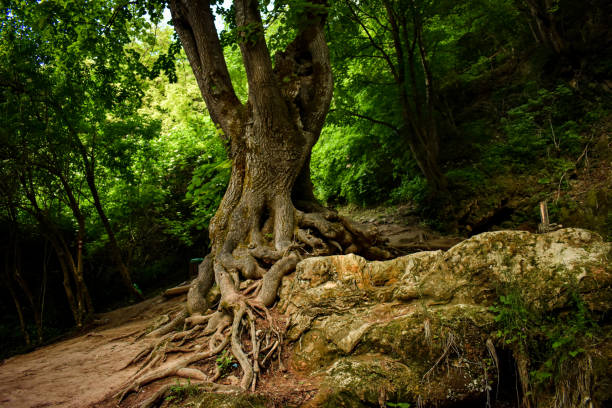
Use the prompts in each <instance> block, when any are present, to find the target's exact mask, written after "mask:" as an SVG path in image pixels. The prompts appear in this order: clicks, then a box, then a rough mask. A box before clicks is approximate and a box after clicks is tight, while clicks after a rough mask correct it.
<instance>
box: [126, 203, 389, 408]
mask: <svg viewBox="0 0 612 408" xmlns="http://www.w3.org/2000/svg"><path fill="white" fill-rule="evenodd" d="M281 201H282V200H281ZM275 202H278V200H277V201H275ZM285 204H286V203H285ZM262 208H263V207H262V206H261V205H259V206H255V210H256V211H259V213H257V215H256V216H252V214H251V217H250V218H249V217H246V214H249V213H251V212H252V211H251V210H253V209H252V208H251V209H250V210H249V209H248V208H247V209H245V208H242V207H240V205H239V206H238V207H237V208H236V209H235V211H234V213H233V214H232V217H233V216H237V217H244V219H248V220H249V222H246V223H244V222H243V223H242V224H240V223H239V222H238V221H237V220H230V224H232V225H237V226H234V227H232V228H229V229H228V230H227V231H226V233H225V238H224V240H223V241H221V242H220V243H219V244H218V245H216V246H213V252H212V253H215V255H214V256H213V255H212V253H211V254H209V255H208V256H207V257H206V258H205V259H204V261H203V262H202V263H201V265H200V268H199V273H198V277H197V278H196V279H195V280H194V281H193V282H192V283H191V285H190V289H189V293H188V300H187V306H186V308H185V310H184V311H182V312H181V313H179V314H178V315H177V316H176V317H175V318H174V319H172V320H171V321H169V322H168V323H166V324H165V325H163V326H162V327H160V328H158V329H156V330H154V331H152V332H151V333H149V334H148V335H147V336H146V337H147V338H150V339H155V341H154V342H153V343H151V344H150V345H148V346H147V347H145V349H144V350H143V351H142V352H141V353H139V354H138V355H137V356H135V358H134V359H132V361H130V363H129V364H128V365H131V364H135V363H138V362H141V363H140V367H139V369H138V370H137V372H136V374H135V375H134V376H133V377H132V378H131V379H130V381H129V383H128V384H126V386H125V388H124V389H123V390H122V391H121V393H119V394H118V397H119V399H120V400H122V399H123V398H124V397H125V396H126V395H127V394H129V393H131V392H135V391H137V390H138V389H139V388H140V387H142V386H145V385H147V384H149V383H151V382H153V381H157V380H160V379H163V378H166V377H172V376H178V377H187V378H189V379H190V380H191V381H194V384H195V383H197V384H204V385H206V387H208V388H211V389H215V390H219V389H221V388H223V390H224V392H232V391H236V390H237V388H236V387H227V386H226V387H225V388H224V387H221V388H219V386H216V385H213V383H214V382H215V381H216V380H218V378H219V377H220V375H221V372H220V369H219V367H218V366H217V365H214V366H213V371H214V373H212V374H206V372H205V371H207V370H206V369H204V370H203V369H200V368H195V367H190V366H191V365H192V364H194V363H197V362H201V361H204V360H208V359H211V358H213V357H215V356H217V355H218V354H220V353H221V352H222V351H223V350H226V349H229V351H230V352H231V354H232V355H233V357H234V358H235V360H236V362H237V363H238V364H239V366H240V369H241V371H242V378H241V379H240V384H239V385H240V389H242V390H248V389H250V390H252V391H254V390H255V388H256V385H257V381H258V378H259V377H260V373H261V370H262V369H264V368H265V367H266V366H267V365H269V364H270V363H271V361H272V360H273V358H272V357H273V356H274V355H277V356H278V361H279V367H282V361H281V358H280V356H281V347H282V344H283V333H284V328H281V327H277V326H276V324H275V322H274V319H272V317H271V315H270V311H269V309H268V308H270V307H272V305H273V304H274V302H275V300H276V297H277V291H278V288H279V286H280V284H281V280H282V278H283V277H284V276H285V275H287V274H288V273H291V272H292V271H294V270H295V267H296V265H297V263H298V262H299V261H300V260H301V259H303V258H305V257H310V256H322V255H333V254H342V253H351V252H359V253H361V254H364V255H365V256H366V257H369V258H371V259H381V258H388V257H390V256H391V254H390V253H389V252H388V251H386V250H384V249H380V248H378V247H377V246H376V245H375V244H377V243H378V242H377V235H376V230H375V229H369V228H366V227H364V226H360V225H358V224H354V223H352V222H351V221H349V220H346V219H344V218H342V217H341V216H339V215H338V214H336V213H334V212H331V211H329V210H321V211H320V212H315V213H305V212H302V211H300V210H296V209H293V206H292V205H291V206H289V207H287V206H286V205H284V206H281V209H282V211H279V210H278V209H273V210H271V211H270V216H269V218H268V219H267V220H264V221H263V222H262V220H261V217H262V211H263V209H262ZM319 208H320V207H319ZM255 210H253V211H255ZM236 214H237V215H236ZM279 214H280V215H279ZM288 214H289V215H288ZM290 214H293V217H291V216H290ZM213 284H216V285H217V287H218V288H219V291H220V293H221V298H220V300H219V302H218V305H217V306H216V307H215V308H216V310H210V309H209V308H210V306H211V305H210V304H209V302H210V301H209V300H207V295H208V293H209V291H210V290H211V288H212V286H213ZM215 302H216V301H215ZM207 311H208V313H207V314H205V313H206V312H207ZM181 326H182V330H179V331H176V330H177V329H179V328H180V327H181ZM171 353H181V355H182V356H181V357H179V358H176V359H174V360H171V361H166V360H167V357H168V355H169V354H171ZM169 387H170V386H165V387H162V389H160V390H159V391H158V392H157V393H155V395H153V396H152V397H151V398H149V399H148V400H147V401H145V402H144V404H143V406H147V407H149V406H152V405H153V404H155V403H157V401H159V399H161V398H163V397H164V395H166V393H167V392H168V390H169Z"/></svg>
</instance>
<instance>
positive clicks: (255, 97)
mask: <svg viewBox="0 0 612 408" xmlns="http://www.w3.org/2000/svg"><path fill="white" fill-rule="evenodd" d="M266 3H267V2H266ZM212 5H213V4H211V2H207V1H197V0H196V1H194V0H172V1H170V10H171V12H172V20H173V23H174V27H175V29H176V32H177V33H178V35H179V37H180V39H181V42H182V44H183V48H184V49H185V53H186V55H187V57H188V59H189V62H190V64H191V67H192V69H193V72H194V74H195V77H196V80H197V82H198V85H199V88H200V91H201V93H202V96H203V98H204V100H205V102H206V105H207V107H208V111H209V114H210V117H211V118H212V120H213V121H214V123H215V124H216V125H217V127H218V129H219V133H221V134H222V137H223V138H224V140H225V141H226V143H227V145H228V150H229V157H230V159H231V161H232V171H231V176H230V181H229V186H228V188H227V190H226V192H225V194H224V196H223V199H222V201H221V204H220V206H219V208H218V210H217V212H216V214H215V216H214V217H213V219H212V220H211V222H210V227H209V236H210V240H211V252H210V254H209V255H208V256H206V258H205V259H204V261H203V262H202V263H201V265H200V266H199V274H198V277H197V279H195V280H194V281H193V282H192V284H191V287H190V289H189V293H188V299H187V306H186V311H185V312H184V313H182V314H181V315H180V316H179V317H177V318H176V319H174V320H173V321H171V322H170V323H168V324H167V325H166V326H164V327H161V328H159V329H157V330H156V331H154V332H152V333H151V334H150V335H151V336H162V337H161V339H160V344H161V342H166V341H168V340H170V341H172V340H180V339H181V338H183V337H184V336H186V335H187V334H185V333H184V334H182V335H176V334H174V333H170V331H171V330H172V329H173V328H174V327H177V325H179V324H182V322H183V321H184V322H186V323H187V324H189V325H197V324H204V323H206V324H207V326H206V328H205V329H204V330H200V331H199V332H198V334H197V335H198V336H209V337H210V346H209V348H208V349H207V350H204V351H199V352H198V353H196V355H191V356H188V357H186V358H183V359H180V360H178V361H177V362H175V363H174V364H172V365H170V366H167V367H164V368H160V369H158V370H154V371H153V372H151V373H147V374H144V375H142V376H140V377H139V378H138V379H137V380H135V381H134V382H133V383H131V384H130V386H129V387H128V388H127V390H126V392H130V391H134V390H136V389H138V387H140V386H142V385H144V384H146V383H148V382H151V381H154V380H157V379H159V378H161V377H164V376H168V375H183V376H188V377H190V378H191V379H192V380H194V379H196V380H209V379H208V378H207V376H206V375H204V374H203V373H202V372H201V371H199V370H197V369H194V368H189V367H188V365H189V364H191V363H193V362H195V361H198V360H200V359H204V358H207V357H210V356H211V355H214V354H216V353H219V352H220V351H221V350H223V349H224V348H225V347H226V346H227V345H228V344H230V343H231V352H232V354H233V355H234V357H235V358H236V359H237V361H238V362H239V363H240V366H241V368H242V371H243V376H242V380H241V386H242V388H244V389H247V388H249V387H254V386H255V383H256V379H257V374H258V372H259V369H260V368H259V364H260V362H259V360H260V352H263V351H262V350H261V349H260V346H262V344H261V337H260V335H259V334H258V333H257V330H256V329H255V327H256V324H257V325H259V323H258V322H257V316H259V315H260V316H264V320H267V323H265V324H264V325H263V326H262V327H263V328H266V327H267V329H266V330H265V331H266V332H268V333H269V334H270V335H271V336H272V337H273V338H274V337H275V336H278V332H277V331H276V330H275V329H274V323H273V322H272V321H271V320H270V318H269V314H268V310H267V308H268V307H270V306H272V304H273V303H274V301H275V299H276V292H277V289H278V287H279V285H280V281H281V279H282V277H283V276H284V275H285V274H287V273H288V272H290V271H292V270H293V269H294V267H295V265H296V264H297V263H298V261H299V260H300V259H302V258H303V257H305V256H311V255H326V254H333V253H352V252H362V253H364V254H365V255H366V256H368V257H369V258H384V257H387V256H388V255H389V254H388V253H387V252H386V251H384V250H380V249H378V248H376V247H375V246H374V244H375V241H376V234H375V231H372V230H368V229H365V228H362V227H360V226H357V225H355V224H353V223H351V222H349V221H348V220H345V219H344V218H342V217H340V216H338V215H337V214H336V213H335V212H332V211H330V210H327V209H325V208H323V207H322V206H320V205H319V204H318V203H317V202H316V200H315V198H314V195H313V192H312V183H311V181H310V173H309V161H310V153H311V149H312V147H313V145H314V144H315V143H316V141H317V139H318V137H319V135H320V132H321V128H322V127H323V123H324V120H325V117H326V114H327V112H328V109H329V106H330V101H331V97H332V88H333V85H332V76H331V68H330V59H329V51H328V47H327V44H326V41H325V36H324V24H325V20H326V17H327V5H326V4H325V2H322V1H296V2H290V3H289V4H286V3H283V2H278V3H275V4H274V6H275V8H276V10H283V13H282V18H281V20H282V19H283V18H284V19H285V20H286V21H287V22H288V23H287V26H291V27H294V28H295V29H294V35H293V37H292V38H291V39H290V41H289V42H288V44H287V46H286V47H285V48H284V50H282V51H278V52H276V54H275V56H274V63H273V58H272V57H271V55H270V50H269V47H268V45H267V44H266V38H265V29H264V24H263V20H262V14H261V12H262V9H263V10H264V11H265V10H266V7H265V4H259V3H258V2H257V1H256V0H235V1H234V3H233V6H232V8H231V9H230V10H229V12H228V13H227V14H228V15H229V16H230V18H232V19H233V20H232V21H230V23H231V24H230V26H233V27H234V31H233V33H234V34H235V36H236V39H237V42H238V45H239V48H240V52H241V54H242V59H243V64H244V67H245V71H246V77H247V81H248V100H247V102H246V103H242V102H241V101H240V100H239V99H238V97H237V96H236V93H235V92H234V89H233V86H232V82H231V80H230V75H229V73H228V69H227V65H226V61H225V57H224V53H223V46H222V43H221V41H220V38H219V36H218V34H217V31H216V28H215V25H214V15H213V12H212V10H211V6H212ZM245 282H247V283H248V282H251V283H252V284H250V285H247V284H246V283H245ZM253 282H254V283H253ZM214 283H216V285H217V286H218V287H219V289H220V292H221V299H220V302H219V305H218V307H217V310H215V311H212V312H211V313H208V314H206V312H207V311H208V309H209V306H210V305H209V304H208V302H207V300H206V295H207V294H208V292H209V290H210V289H211V287H212V285H213V284H214ZM188 315H189V317H187V316H188ZM243 319H245V322H243ZM243 325H245V326H246V328H247V330H246V333H248V335H247V337H248V343H249V344H250V346H249V347H250V348H251V350H250V352H249V353H248V354H247V352H246V351H245V344H246V343H245V342H244V341H243V339H242V337H241V333H242V326H243ZM195 330H197V327H196V329H195ZM189 333H191V332H189ZM277 341H278V342H280V341H281V339H280V338H277ZM268 346H269V347H271V346H272V344H269V345H268ZM262 348H263V347H262ZM151 350H152V354H150V355H149V358H148V359H147V360H145V364H148V365H149V366H150V365H153V364H154V363H155V362H156V361H159V359H160V357H161V356H160V355H159V354H160V353H163V350H158V349H157V348H156V347H155V346H153V347H152V348H150V349H148V350H146V351H151ZM144 355H146V352H145V353H143V354H142V355H141V356H139V357H142V356H144ZM154 355H155V356H156V357H153V356H154ZM149 363H150V364H149ZM124 395H125V393H124Z"/></svg>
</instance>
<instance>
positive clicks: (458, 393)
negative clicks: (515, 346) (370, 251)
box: [279, 229, 612, 406]
mask: <svg viewBox="0 0 612 408" xmlns="http://www.w3.org/2000/svg"><path fill="white" fill-rule="evenodd" d="M611 249H612V246H611V244H610V243H606V242H604V241H603V240H602V239H601V237H600V236H598V235H597V234H595V233H592V232H590V231H586V230H580V229H564V230H559V231H555V232H551V233H548V234H542V235H538V234H532V233H529V232H521V231H499V232H489V233H483V234H480V235H477V236H474V237H472V238H470V239H468V240H466V241H464V242H462V243H459V244H457V245H456V246H454V247H453V248H451V249H450V250H448V251H447V252H442V251H431V252H420V253H416V254H412V255H407V256H403V257H400V258H396V259H393V260H390V261H373V262H368V261H366V260H365V259H364V258H361V257H359V256H356V255H352V254H351V255H339V256H329V257H321V258H309V259H306V260H304V261H302V262H300V263H299V264H298V265H297V268H296V272H295V273H294V274H293V275H291V276H288V277H286V278H285V279H284V281H283V286H282V288H281V294H280V302H279V305H280V309H281V311H283V312H285V313H287V314H288V315H290V316H291V318H290V322H289V328H288V338H289V339H290V340H291V341H293V346H292V353H293V359H292V362H293V364H294V368H295V369H297V370H301V371H304V372H306V373H313V374H314V373H316V374H322V375H323V376H324V380H323V384H322V387H321V389H320V391H319V393H318V394H317V396H316V397H315V398H314V399H313V400H312V401H311V403H310V404H309V405H310V406H376V405H380V406H384V403H385V401H406V402H409V403H413V404H416V403H419V404H423V405H424V406H429V405H432V406H452V405H453V404H456V403H458V402H463V403H466V402H468V401H477V400H482V401H485V400H486V399H487V398H490V397H491V393H492V392H493V391H492V390H493V388H494V385H495V384H497V383H498V381H500V378H499V377H500V374H499V366H498V363H499V361H498V356H497V355H496V351H495V350H496V348H495V347H492V345H493V344H496V346H497V350H498V351H501V349H503V348H504V347H505V345H504V342H502V341H501V340H500V339H499V338H498V336H496V333H497V330H498V328H497V322H496V321H495V313H494V312H492V310H491V306H492V305H494V304H495V302H496V301H497V300H498V299H499V296H500V294H501V293H503V291H504V290H506V289H508V288H510V287H511V288H513V290H517V291H519V293H520V294H521V296H522V299H523V300H524V301H525V302H527V303H528V304H529V305H530V307H532V308H534V310H538V311H540V312H542V313H556V312H557V311H560V310H563V308H565V307H567V306H568V304H569V303H570V302H571V301H572V299H574V298H575V297H576V296H578V297H579V299H581V300H580V301H581V302H584V304H585V305H586V307H587V308H588V309H589V310H591V311H593V312H599V313H601V312H607V311H609V309H610V306H611V305H612V289H611V287H612V270H611V268H610V262H609V259H610V253H611ZM600 345H602V346H604V348H605V347H607V349H606V350H608V352H609V349H610V347H612V345H611V342H610V339H604V340H602V341H601V344H600ZM510 351H512V350H510ZM601 354H602V355H605V352H602V353H601ZM608 354H609V353H608ZM603 358H605V357H603ZM595 359H596V360H597V358H595ZM597 361H599V360H597ZM597 361H596V363H595V364H593V366H597V367H601V366H603V365H602V364H601V363H597ZM598 364H599V365H598ZM599 370H600V371H602V370H603V369H601V368H600V369H599ZM603 371H605V370H603ZM594 375H595V376H597V375H599V376H602V375H604V376H605V375H607V374H606V373H604V372H600V373H595V374H594ZM501 380H503V379H501ZM592 391H593V392H594V393H595V394H597V395H599V396H598V398H600V399H601V400H602V401H603V400H605V399H606V398H610V395H609V393H608V394H606V395H604V394H605V393H603V392H602V391H601V389H600V388H597V385H596V384H595V385H593V390H592ZM595 394H594V395H595ZM595 406H597V405H595Z"/></svg>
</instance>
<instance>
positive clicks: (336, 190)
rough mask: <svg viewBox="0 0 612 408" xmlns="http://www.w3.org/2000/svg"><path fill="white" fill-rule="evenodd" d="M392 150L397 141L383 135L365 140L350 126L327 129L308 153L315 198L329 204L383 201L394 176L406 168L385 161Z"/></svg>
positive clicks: (361, 203)
mask: <svg viewBox="0 0 612 408" xmlns="http://www.w3.org/2000/svg"><path fill="white" fill-rule="evenodd" d="M396 147H397V140H395V139H393V138H391V137H389V135H388V134H385V133H383V134H379V135H371V136H369V137H365V136H364V135H363V134H362V133H361V132H360V131H359V129H358V128H355V127H352V126H351V127H349V126H345V127H340V126H333V125H328V126H327V127H326V128H325V129H324V130H323V133H322V134H321V138H320V139H319V142H318V143H317V144H316V145H315V147H314V149H313V152H312V160H311V174H312V180H313V184H314V186H315V194H316V195H317V197H318V198H319V199H321V200H322V201H324V202H330V203H332V202H335V203H355V204H359V205H367V204H373V203H378V202H381V201H386V200H387V199H388V198H389V196H390V194H391V191H390V187H391V186H393V185H396V184H398V181H397V179H398V178H399V177H398V175H397V173H398V172H400V171H401V170H402V169H405V168H406V167H407V166H406V165H405V162H401V163H394V162H393V161H390V160H389V157H390V156H393V153H392V152H393V151H394V150H395V148H396ZM404 153H405V152H404ZM404 171H405V170H404Z"/></svg>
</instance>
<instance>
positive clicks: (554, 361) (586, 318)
mask: <svg viewBox="0 0 612 408" xmlns="http://www.w3.org/2000/svg"><path fill="white" fill-rule="evenodd" d="M568 290H570V289H569V288H568ZM490 310H491V311H492V312H493V313H495V321H496V324H497V326H498V328H499V329H498V331H497V336H498V337H499V338H500V339H502V340H503V341H504V343H505V344H507V345H508V346H510V347H511V348H512V349H513V350H515V351H518V352H520V353H521V354H524V355H526V356H528V358H529V359H530V361H531V362H532V367H533V370H532V371H531V372H530V375H531V381H532V382H533V384H534V385H536V386H547V385H552V384H555V383H556V382H557V381H559V379H560V378H561V376H562V374H563V371H564V367H565V366H566V365H567V364H568V363H569V364H571V361H572V360H573V359H575V358H577V357H579V356H580V355H581V354H582V353H584V352H586V350H587V348H589V347H592V346H593V344H594V343H595V337H596V335H597V334H598V333H600V331H601V329H600V327H599V325H598V323H597V319H596V317H595V316H594V315H593V314H592V313H591V312H590V311H589V310H588V308H587V307H586V304H585V303H584V301H583V300H582V299H581V298H580V296H579V295H578V294H576V293H573V292H571V296H570V299H569V301H568V304H567V305H566V307H565V308H564V309H563V310H562V311H557V312H556V313H551V314H547V313H543V312H541V311H540V310H537V309H536V308H534V307H533V306H532V305H529V304H527V303H526V302H525V301H524V299H523V297H522V295H521V293H520V292H519V291H517V290H515V289H509V290H507V291H505V294H504V295H501V296H500V297H499V302H498V303H496V304H495V305H494V306H491V308H490Z"/></svg>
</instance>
